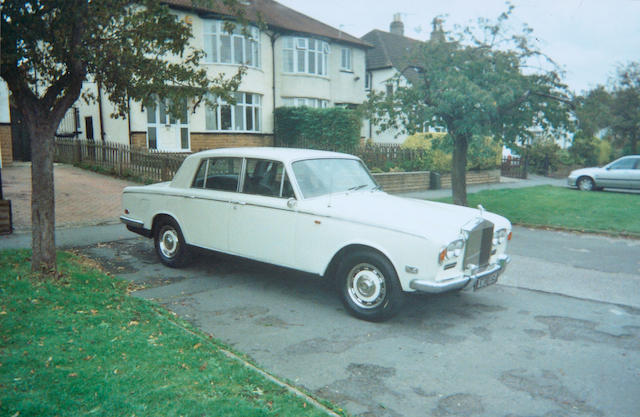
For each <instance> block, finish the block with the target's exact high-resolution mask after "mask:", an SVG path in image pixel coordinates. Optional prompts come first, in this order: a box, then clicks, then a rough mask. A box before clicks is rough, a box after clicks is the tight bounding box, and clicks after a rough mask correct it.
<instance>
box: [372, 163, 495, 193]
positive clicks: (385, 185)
mask: <svg viewBox="0 0 640 417" xmlns="http://www.w3.org/2000/svg"><path fill="white" fill-rule="evenodd" d="M373 176H374V177H375V179H376V181H378V184H380V186H381V187H382V189H383V190H384V191H386V192H388V193H408V192H412V191H424V190H428V189H429V186H430V180H429V171H419V172H385V173H380V174H373ZM440 181H441V186H442V188H451V174H444V175H442V177H441V179H440ZM496 182H500V170H499V169H491V170H487V171H468V172H467V185H473V184H489V183H496Z"/></svg>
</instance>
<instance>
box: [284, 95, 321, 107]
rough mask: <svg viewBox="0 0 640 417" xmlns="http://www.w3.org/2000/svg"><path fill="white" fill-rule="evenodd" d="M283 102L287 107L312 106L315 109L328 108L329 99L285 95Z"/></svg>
mask: <svg viewBox="0 0 640 417" xmlns="http://www.w3.org/2000/svg"><path fill="white" fill-rule="evenodd" d="M282 104H283V106H285V107H305V106H306V107H311V108H314V109H326V108H327V107H329V100H325V99H322V98H314V97H283V98H282Z"/></svg>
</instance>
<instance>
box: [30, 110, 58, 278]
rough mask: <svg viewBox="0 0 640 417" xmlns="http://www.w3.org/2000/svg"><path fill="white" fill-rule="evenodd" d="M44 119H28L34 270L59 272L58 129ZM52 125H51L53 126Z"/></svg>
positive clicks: (32, 266) (49, 272)
mask: <svg viewBox="0 0 640 417" xmlns="http://www.w3.org/2000/svg"><path fill="white" fill-rule="evenodd" d="M43 119H45V118H41V119H40V120H39V121H38V120H37V118H35V117H33V118H32V117H28V120H27V124H26V125H27V129H28V131H29V134H30V137H31V245H32V250H33V253H32V257H31V270H32V272H34V273H42V274H53V273H55V271H56V243H55V199H54V195H55V194H54V187H53V145H54V143H53V141H54V135H55V131H56V128H55V127H51V126H46V125H45V123H43V121H44V120H43ZM50 124H51V123H50Z"/></svg>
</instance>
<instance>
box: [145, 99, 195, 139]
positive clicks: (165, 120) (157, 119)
mask: <svg viewBox="0 0 640 417" xmlns="http://www.w3.org/2000/svg"><path fill="white" fill-rule="evenodd" d="M168 107H169V103H168V101H164V102H161V101H160V100H155V103H153V104H151V105H150V106H147V107H146V112H147V149H161V148H159V147H158V135H159V134H160V129H162V128H163V127H165V128H166V127H170V126H175V127H174V128H175V129H178V130H177V132H176V133H177V134H179V135H180V138H179V140H180V146H179V149H180V150H181V151H189V150H191V129H190V127H189V111H188V108H187V103H186V101H185V102H184V113H183V116H184V119H185V120H182V119H177V118H175V117H174V116H172V115H171V114H170V113H169V111H168ZM151 129H153V132H154V135H155V139H154V146H153V147H152V146H151ZM185 141H186V146H185ZM161 150H162V149H161Z"/></svg>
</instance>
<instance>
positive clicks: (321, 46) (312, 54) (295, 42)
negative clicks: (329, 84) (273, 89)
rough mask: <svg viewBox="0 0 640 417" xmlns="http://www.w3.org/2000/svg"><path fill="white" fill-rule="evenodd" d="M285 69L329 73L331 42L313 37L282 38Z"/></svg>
mask: <svg viewBox="0 0 640 417" xmlns="http://www.w3.org/2000/svg"><path fill="white" fill-rule="evenodd" d="M282 42H283V47H282V53H283V59H282V63H283V71H284V72H288V73H299V74H314V75H327V72H328V65H327V63H328V57H329V44H328V43H327V42H325V41H320V40H317V39H312V38H297V37H292V36H286V37H284V38H283V39H282Z"/></svg>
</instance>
